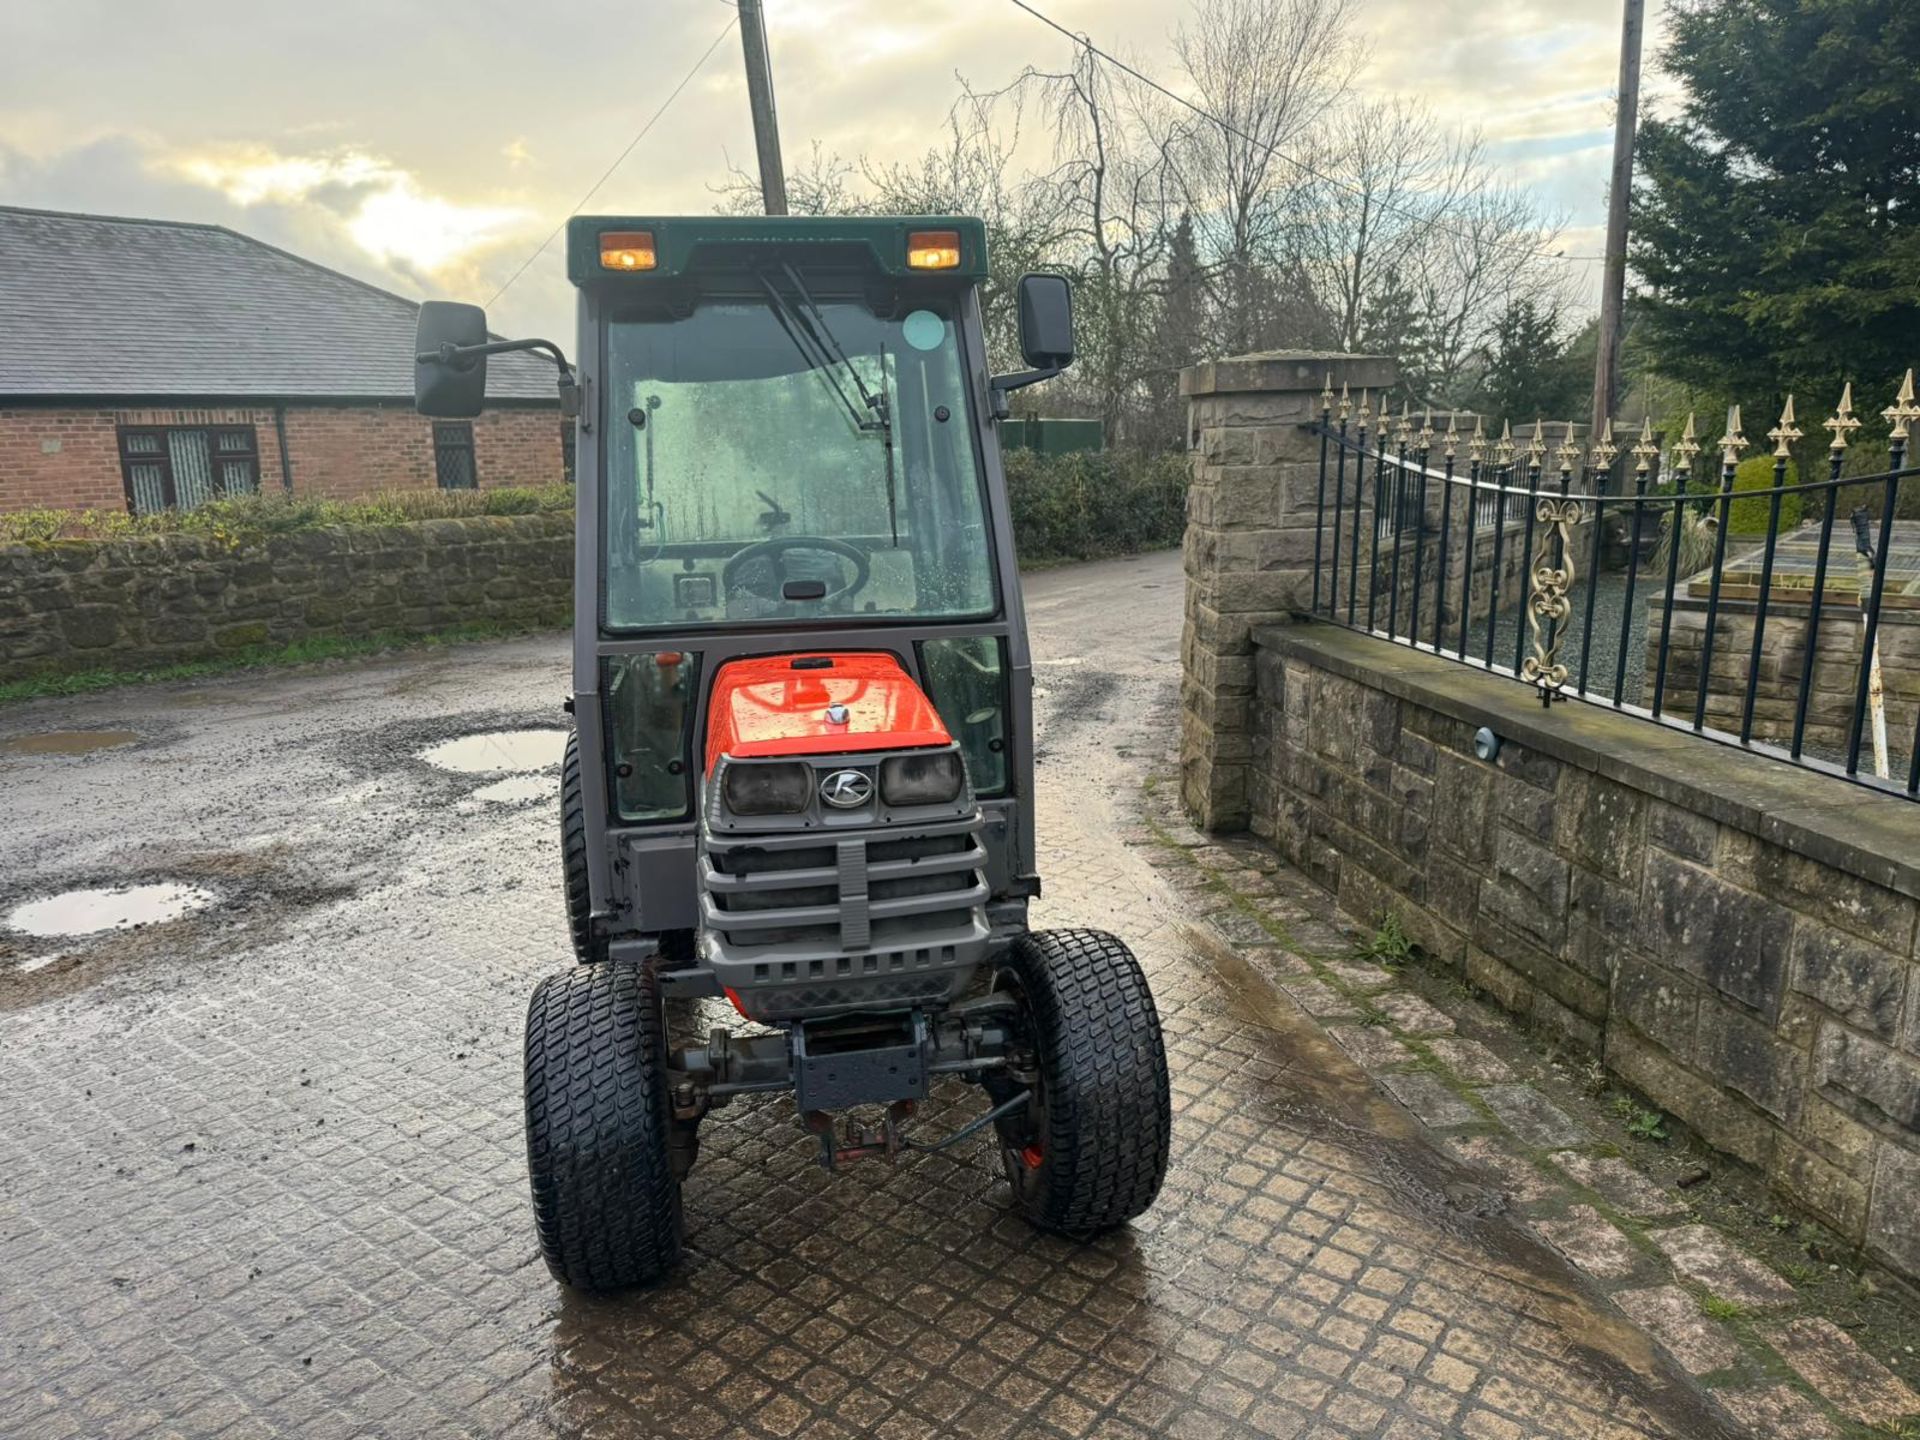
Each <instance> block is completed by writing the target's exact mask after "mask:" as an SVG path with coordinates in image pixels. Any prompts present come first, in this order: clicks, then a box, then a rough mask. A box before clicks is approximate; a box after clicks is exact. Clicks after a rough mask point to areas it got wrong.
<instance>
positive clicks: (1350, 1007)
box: [1280, 978, 1360, 1020]
mask: <svg viewBox="0 0 1920 1440" xmlns="http://www.w3.org/2000/svg"><path fill="white" fill-rule="evenodd" d="M1280 988H1281V989H1282V990H1284V991H1286V992H1287V994H1289V995H1291V996H1292V997H1293V998H1294V1000H1295V1001H1296V1002H1297V1003H1298V1004H1299V1006H1300V1008H1301V1009H1302V1010H1305V1011H1306V1012H1307V1013H1308V1014H1309V1015H1313V1016H1316V1017H1318V1018H1319V1019H1322V1020H1332V1019H1345V1020H1350V1019H1353V1018H1354V1017H1355V1016H1357V1015H1358V1014H1359V1013H1360V1012H1359V1011H1358V1010H1356V1009H1355V1008H1354V1004H1353V1001H1351V1000H1349V999H1348V998H1347V997H1346V996H1345V995H1342V994H1341V993H1340V992H1339V991H1338V990H1336V989H1334V988H1333V987H1332V986H1331V985H1329V984H1327V982H1326V981H1324V980H1315V979H1304V978H1303V979H1297V980H1282V981H1281V982H1280Z"/></svg>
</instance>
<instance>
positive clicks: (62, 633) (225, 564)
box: [0, 514, 573, 681]
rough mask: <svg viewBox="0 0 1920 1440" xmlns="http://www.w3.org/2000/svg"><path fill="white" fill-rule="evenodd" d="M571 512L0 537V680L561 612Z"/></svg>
mask: <svg viewBox="0 0 1920 1440" xmlns="http://www.w3.org/2000/svg"><path fill="white" fill-rule="evenodd" d="M572 603H573V517H572V516H571V515H565V514H560V515H554V514H541V515H514V516H485V517H476V518H469V519H455V520H423V521H417V522H414V523H411V524H404V525H379V526H373V525H369V526H339V527H331V528H325V529H314V530H298V531H290V532H288V533H285V534H278V535H260V536H244V537H240V538H237V539H222V538H219V537H214V536H206V535H158V536H147V537H142V538H140V539H133V540H106V541H103V540H65V541H54V542H50V543H45V544H34V545H0V681H8V680H19V679H25V678H29V677H33V676H38V675H45V674H58V673H68V672H74V671H81V670H98V669H112V670H141V669H147V668H152V667H155V666H161V665H169V664H176V663H180V662H183V661H192V660H205V659H209V658H215V657H218V656H221V655H225V654H231V653H233V652H235V651H238V650H245V649H248V648H250V647H254V646H261V645H276V646H277V645H286V644H290V643H292V642H293V641H296V640H303V639H309V638H314V637H323V636H335V637H339V636H357V635H370V634H375V633H382V632H394V633H408V634H423V633H429V632H432V631H436V630H445V629H450V628H453V627H457V626H461V625H467V624H474V623H487V624H499V625H513V626H520V625H527V626H538V625H553V626H564V625H565V624H567V623H568V620H569V617H570V616H571V614H572Z"/></svg>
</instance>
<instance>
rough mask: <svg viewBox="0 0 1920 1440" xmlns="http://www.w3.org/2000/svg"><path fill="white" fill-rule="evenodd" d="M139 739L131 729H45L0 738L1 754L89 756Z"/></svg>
mask: <svg viewBox="0 0 1920 1440" xmlns="http://www.w3.org/2000/svg"><path fill="white" fill-rule="evenodd" d="M139 738H140V736H139V735H138V734H137V733H135V732H134V731H132V730H48V731H46V732H45V733H43V734H40V735H22V736H20V737H19V738H18V739H14V740H0V754H4V755H91V754H92V753H93V752H94V751H96V750H111V749H113V748H114V746H116V745H131V744H132V743H133V742H134V741H136V740H138V739H139Z"/></svg>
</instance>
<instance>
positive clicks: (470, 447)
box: [432, 420, 480, 490]
mask: <svg viewBox="0 0 1920 1440" xmlns="http://www.w3.org/2000/svg"><path fill="white" fill-rule="evenodd" d="M432 434H433V483H434V485H435V487H436V488H438V489H441V490H478V489H479V488H480V457H479V454H478V453H477V451H476V449H475V446H474V438H473V422H472V421H471V420H436V421H434V422H433V432H432ZM462 454H464V455H465V456H466V457H467V483H466V484H464V485H449V484H448V483H447V471H446V460H447V459H448V458H450V457H452V456H456V455H462Z"/></svg>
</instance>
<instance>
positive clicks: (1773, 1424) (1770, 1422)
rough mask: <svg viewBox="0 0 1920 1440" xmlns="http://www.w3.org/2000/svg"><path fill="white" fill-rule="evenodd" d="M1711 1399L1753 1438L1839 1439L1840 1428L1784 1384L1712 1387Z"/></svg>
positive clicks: (1771, 1439) (1792, 1439) (1780, 1439)
mask: <svg viewBox="0 0 1920 1440" xmlns="http://www.w3.org/2000/svg"><path fill="white" fill-rule="evenodd" d="M1714 1398H1715V1399H1716V1400H1718V1401H1719V1402H1720V1403H1721V1404H1722V1405H1724V1406H1726V1407H1727V1411H1728V1413H1729V1414H1731V1415H1732V1416H1733V1417H1734V1419H1736V1420H1739V1421H1740V1422H1741V1423H1742V1424H1745V1425H1747V1426H1748V1427H1750V1428H1751V1429H1752V1431H1753V1433H1754V1436H1755V1440H1840V1431H1839V1429H1838V1427H1836V1426H1835V1425H1834V1423H1833V1422H1832V1421H1831V1420H1829V1419H1828V1418H1827V1417H1826V1416H1825V1415H1824V1414H1822V1413H1821V1411H1820V1407H1819V1406H1818V1405H1815V1404H1814V1403H1813V1402H1812V1401H1811V1400H1809V1399H1808V1398H1807V1397H1806V1396H1804V1395H1802V1394H1801V1393H1800V1392H1799V1391H1798V1390H1795V1389H1793V1388H1792V1387H1791V1386H1788V1385H1770V1386H1768V1387H1766V1388H1765V1389H1759V1390H1716V1391H1715V1392H1714Z"/></svg>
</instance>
